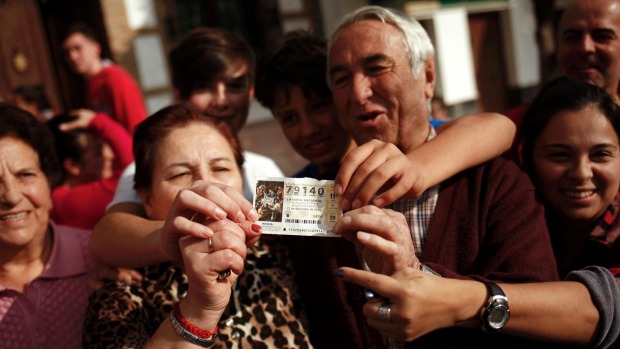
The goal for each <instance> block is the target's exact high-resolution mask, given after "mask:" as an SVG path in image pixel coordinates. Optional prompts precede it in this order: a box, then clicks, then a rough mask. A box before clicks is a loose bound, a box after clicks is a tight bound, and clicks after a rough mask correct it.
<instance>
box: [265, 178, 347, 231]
mask: <svg viewBox="0 0 620 349" xmlns="http://www.w3.org/2000/svg"><path fill="white" fill-rule="evenodd" d="M255 188H256V189H255V191H254V208H255V209H256V211H257V212H258V216H259V218H258V222H257V223H258V224H259V225H260V226H261V227H262V228H263V234H279V235H303V236H329V237H338V236H339V235H335V234H333V232H332V231H333V227H334V225H335V224H336V222H337V221H338V219H340V216H342V208H341V206H340V201H341V199H342V198H341V196H339V195H336V194H335V193H334V181H331V180H316V179H312V178H284V177H258V178H257V180H256V183H255Z"/></svg>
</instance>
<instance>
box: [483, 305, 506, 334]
mask: <svg viewBox="0 0 620 349" xmlns="http://www.w3.org/2000/svg"><path fill="white" fill-rule="evenodd" d="M508 314H509V313H508V308H507V307H506V306H505V305H503V304H497V305H496V306H494V307H492V308H491V309H490V311H489V317H488V322H489V326H491V327H493V328H496V329H500V328H502V327H503V326H504V325H505V324H506V322H507V321H508Z"/></svg>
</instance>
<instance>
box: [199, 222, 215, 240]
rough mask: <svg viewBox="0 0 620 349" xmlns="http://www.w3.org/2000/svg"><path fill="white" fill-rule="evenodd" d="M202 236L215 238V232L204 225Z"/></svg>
mask: <svg viewBox="0 0 620 349" xmlns="http://www.w3.org/2000/svg"><path fill="white" fill-rule="evenodd" d="M201 235H202V236H203V237H204V238H210V237H212V236H213V230H211V229H209V228H207V227H206V226H204V225H203V226H202V231H201Z"/></svg>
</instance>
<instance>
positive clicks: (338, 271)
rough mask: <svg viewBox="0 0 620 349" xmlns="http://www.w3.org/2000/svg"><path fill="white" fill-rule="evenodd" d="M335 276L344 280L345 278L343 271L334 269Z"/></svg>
mask: <svg viewBox="0 0 620 349" xmlns="http://www.w3.org/2000/svg"><path fill="white" fill-rule="evenodd" d="M334 275H335V276H336V277H337V278H340V279H342V278H343V277H344V271H342V269H334Z"/></svg>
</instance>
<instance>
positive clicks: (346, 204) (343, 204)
mask: <svg viewBox="0 0 620 349" xmlns="http://www.w3.org/2000/svg"><path fill="white" fill-rule="evenodd" d="M340 206H341V207H342V209H343V210H348V209H349V208H350V205H349V200H347V199H344V198H343V199H342V201H340Z"/></svg>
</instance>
